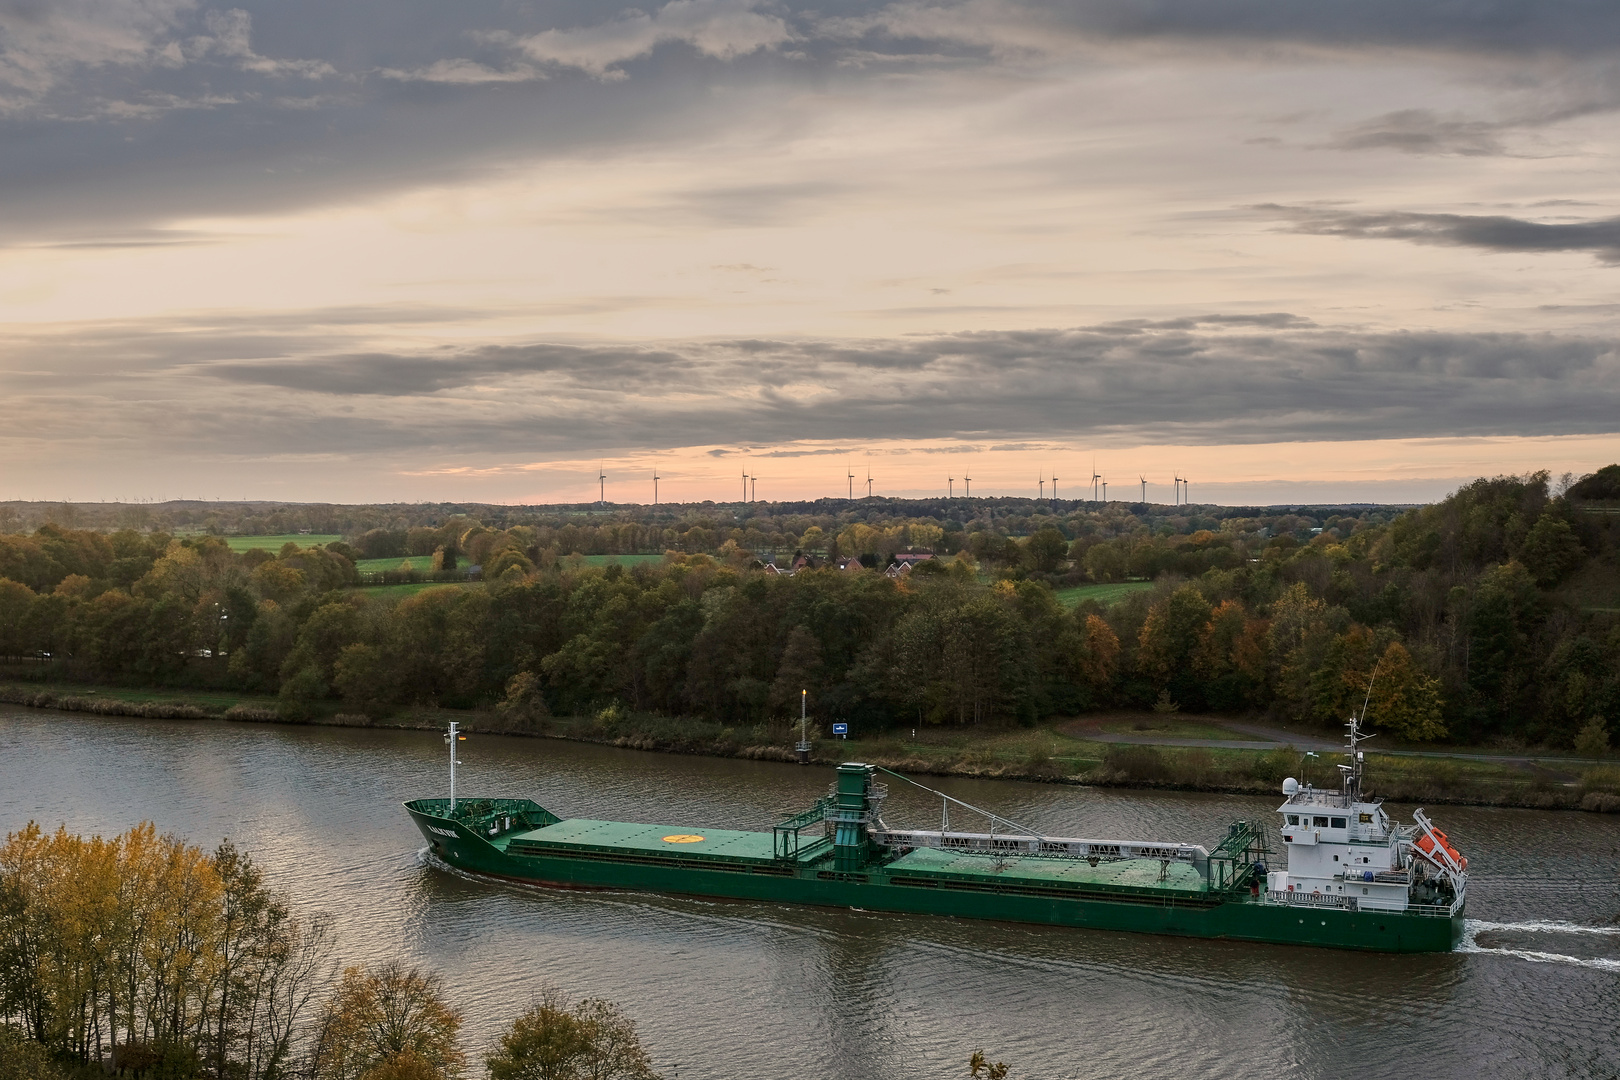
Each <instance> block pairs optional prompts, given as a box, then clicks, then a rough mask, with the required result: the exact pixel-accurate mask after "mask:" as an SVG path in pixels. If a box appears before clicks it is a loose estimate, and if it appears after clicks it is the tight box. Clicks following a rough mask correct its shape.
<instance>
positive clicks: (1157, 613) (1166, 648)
mask: <svg viewBox="0 0 1620 1080" xmlns="http://www.w3.org/2000/svg"><path fill="white" fill-rule="evenodd" d="M1209 616H1210V607H1209V602H1208V601H1207V600H1205V599H1204V596H1203V594H1202V593H1200V592H1199V591H1198V589H1197V588H1196V587H1195V586H1192V585H1183V586H1181V587H1180V588H1179V589H1177V590H1176V591H1175V592H1173V593H1171V594H1170V595H1169V596H1167V597H1165V598H1164V599H1162V600H1160V601H1159V602H1158V603H1156V604H1154V605H1153V606H1152V607H1151V608H1150V609H1149V610H1148V616H1147V619H1146V621H1144V622H1143V623H1142V630H1141V633H1140V634H1139V635H1138V640H1137V648H1136V666H1137V670H1138V671H1140V672H1141V673H1142V674H1144V675H1146V676H1147V677H1148V678H1149V679H1151V680H1153V683H1154V685H1155V686H1156V687H1157V688H1159V689H1167V690H1169V691H1170V695H1171V697H1173V698H1175V700H1176V701H1178V702H1180V703H1181V704H1183V705H1191V704H1199V703H1202V702H1203V697H1204V695H1203V690H1202V687H1201V686H1200V685H1199V682H1198V680H1197V678H1196V676H1195V674H1194V672H1193V657H1194V655H1195V654H1196V653H1197V651H1198V645H1199V641H1200V639H1201V638H1202V637H1203V635H1204V632H1205V627H1207V626H1208V625H1209Z"/></svg>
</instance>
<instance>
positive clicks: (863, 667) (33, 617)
mask: <svg viewBox="0 0 1620 1080" xmlns="http://www.w3.org/2000/svg"><path fill="white" fill-rule="evenodd" d="M1560 487H1561V488H1562V493H1558V492H1556V491H1555V490H1554V489H1553V486H1552V485H1551V484H1550V483H1549V477H1548V476H1547V475H1546V474H1545V473H1537V474H1532V475H1528V476H1523V477H1496V478H1491V479H1481V480H1478V481H1475V482H1474V483H1472V484H1470V485H1468V486H1466V487H1464V488H1462V489H1461V490H1459V491H1457V492H1456V493H1454V494H1453V495H1451V496H1450V497H1449V498H1447V499H1445V500H1444V501H1442V502H1440V503H1437V504H1435V505H1432V506H1425V507H1421V508H1416V509H1412V510H1407V511H1398V510H1391V509H1389V508H1367V507H1359V508H1357V507H1345V508H1331V509H1329V508H1321V509H1318V510H1315V511H1312V510H1309V509H1293V510H1264V511H1260V510H1253V509H1247V510H1233V509H1222V508H1215V507H1175V508H1170V507H1163V506H1157V507H1155V506H1148V505H1145V504H1129V503H1107V504H1093V503H1064V504H1055V503H1051V504H1049V503H1045V502H1038V501H1035V500H973V501H972V502H968V501H966V500H955V501H947V500H934V501H932V502H917V503H896V502H892V501H885V500H857V501H856V502H855V503H853V504H842V503H840V504H839V505H837V506H834V505H831V504H830V503H827V502H824V503H821V504H802V505H797V506H784V505H780V504H739V505H738V506H736V507H731V508H728V507H713V506H700V507H673V508H671V507H665V508H647V507H641V508H632V509H625V508H607V509H604V510H601V511H599V512H595V513H591V514H582V513H579V512H574V511H568V510H558V509H555V508H553V509H550V510H543V511H541V510H537V511H534V512H532V513H529V514H528V515H527V516H524V515H523V514H520V513H518V512H517V511H515V510H512V509H510V508H508V509H504V510H501V511H499V512H497V513H493V514H491V515H490V516H489V519H485V518H482V517H477V516H473V515H470V514H463V513H450V514H447V515H443V516H436V515H434V514H433V513H431V512H429V511H428V510H425V509H424V508H413V509H411V510H409V511H406V510H400V512H399V513H397V514H395V515H393V516H392V517H390V516H389V514H388V512H387V508H359V509H357V508H337V509H333V508H327V510H328V511H330V512H331V513H332V514H334V515H337V516H340V517H344V518H345V520H346V521H347V525H348V528H347V530H346V531H345V532H344V533H343V534H342V535H343V536H344V538H343V539H342V540H332V541H328V542H325V543H319V544H316V543H310V544H308V545H307V546H306V545H304V544H301V543H299V542H298V541H297V540H294V541H292V542H288V543H285V544H283V545H281V546H280V547H279V548H278V549H277V550H275V551H269V550H248V551H245V552H240V551H235V550H233V549H232V544H231V543H230V542H229V541H228V539H227V538H226V537H224V536H221V535H217V534H214V533H209V532H206V531H205V532H197V531H192V532H190V533H184V534H182V533H171V532H167V531H164V530H163V529H161V528H158V527H156V524H157V523H154V522H152V521H148V522H146V523H145V524H140V523H129V522H126V523H125V527H121V528H116V529H112V528H73V527H69V526H68V525H67V524H64V523H61V522H47V523H44V524H38V525H37V526H36V527H34V528H32V529H31V530H29V531H17V532H11V533H0V657H3V658H10V670H11V671H12V672H13V673H14V674H27V673H28V672H30V671H32V672H34V673H36V675H37V673H38V672H39V671H40V670H41V669H48V670H49V671H50V672H52V673H53V675H52V677H56V678H70V677H71V678H75V679H89V680H100V681H107V682H115V683H149V684H156V685H170V686H186V685H196V686H226V687H232V688H236V689H240V690H252V691H259V692H263V693H273V694H276V695H277V696H278V699H279V702H280V710H281V712H282V715H283V716H285V717H286V718H289V719H298V718H308V717H311V716H313V715H316V714H317V713H320V712H322V711H323V710H324V711H331V710H334V709H337V710H343V711H347V712H356V713H360V712H363V713H366V714H368V715H372V716H384V715H387V714H389V713H390V712H392V711H395V710H398V709H400V708H404V707H408V706H413V705H420V704H434V705H439V706H444V707H452V708H456V707H476V706H484V707H499V708H500V709H502V711H503V712H505V713H506V714H507V715H508V716H509V717H511V718H513V719H514V722H517V723H528V724H534V725H540V724H543V723H544V720H545V717H547V716H549V715H562V714H567V715H580V714H586V713H591V714H594V713H596V712H598V711H601V710H604V709H629V710H635V711H640V712H647V713H656V714H662V715H667V716H672V717H685V716H689V717H701V718H705V719H712V720H719V721H723V722H726V723H756V724H757V723H762V722H767V721H769V720H772V719H773V718H779V717H784V716H787V715H789V714H793V715H796V714H797V708H798V699H799V693H800V691H801V690H807V691H808V698H809V703H810V707H811V708H812V709H813V710H814V712H815V715H816V716H817V717H818V718H820V719H821V720H823V721H831V720H855V721H859V722H860V723H862V724H863V725H865V726H866V727H868V728H871V727H888V726H894V725H900V724H905V725H916V724H937V725H966V724H1018V723H1032V722H1035V721H1037V720H1040V719H1042V718H1044V717H1047V716H1051V715H1068V714H1074V713H1080V712H1084V711H1087V710H1095V709H1102V708H1114V707H1147V706H1149V705H1151V704H1153V703H1154V702H1155V701H1158V700H1160V699H1161V695H1162V696H1163V697H1164V698H1166V699H1167V700H1169V701H1170V702H1173V703H1174V704H1175V705H1177V706H1179V707H1181V708H1185V709H1200V710H1214V711H1220V712H1229V713H1269V714H1270V715H1272V716H1274V717H1276V718H1280V719H1289V720H1310V721H1316V722H1321V723H1337V722H1338V721H1340V720H1342V719H1343V718H1344V716H1345V715H1347V714H1348V713H1349V712H1350V711H1351V710H1353V709H1359V707H1360V705H1361V702H1362V700H1363V698H1364V697H1365V695H1366V693H1367V688H1368V685H1369V681H1370V680H1372V675H1373V672H1374V671H1375V670H1376V671H1377V672H1378V677H1377V679H1376V680H1372V685H1373V690H1372V700H1371V705H1370V708H1369V719H1370V721H1371V723H1372V724H1373V725H1374V726H1375V727H1381V728H1383V729H1384V730H1387V731H1389V732H1391V733H1392V734H1394V735H1396V736H1398V737H1401V738H1404V739H1408V740H1425V739H1436V738H1441V737H1447V738H1451V739H1455V740H1459V741H1483V740H1488V739H1491V738H1496V737H1509V738H1513V739H1518V740H1522V741H1527V742H1533V743H1541V744H1548V745H1554V746H1560V745H1569V744H1571V743H1572V742H1573V740H1574V739H1575V737H1576V734H1577V733H1578V732H1579V731H1581V730H1582V729H1583V728H1586V727H1589V726H1590V725H1592V724H1593V723H1594V718H1595V720H1596V722H1597V723H1598V724H1600V725H1601V726H1602V727H1603V728H1605V729H1606V730H1607V731H1608V732H1610V733H1613V732H1614V731H1615V729H1616V727H1617V726H1620V570H1617V565H1616V538H1617V532H1620V515H1617V514H1615V513H1614V512H1613V510H1614V507H1613V506H1612V505H1609V500H1611V499H1612V498H1613V496H1614V492H1615V491H1620V466H1609V467H1607V468H1605V469H1603V470H1601V471H1600V472H1598V473H1596V474H1594V475H1593V476H1589V477H1586V478H1584V479H1582V480H1580V481H1579V482H1572V478H1571V479H1570V480H1566V482H1565V483H1564V484H1563V485H1560ZM361 509H364V510H366V512H365V513H361V512H360V510H361ZM317 510H319V508H312V509H307V510H306V511H304V513H305V514H306V520H307V519H308V518H309V517H311V516H315V515H316V512H317ZM59 516H61V515H59ZM14 517H15V515H14ZM243 520H245V519H240V518H239V519H236V520H235V521H234V522H233V524H234V525H237V526H240V525H241V524H242V522H243ZM274 524H278V525H280V526H281V527H283V528H285V527H287V526H288V525H289V521H287V520H280V521H278V522H275V523H274ZM314 524H319V522H315V523H314ZM327 524H328V525H331V524H333V523H332V522H328V523H327ZM215 527H216V528H218V527H221V526H220V522H219V521H217V520H216V522H215ZM427 555H432V556H433V558H434V562H433V567H434V571H435V572H441V573H443V574H446V575H448V574H449V573H450V571H451V568H456V570H455V573H456V574H459V575H461V577H462V578H466V577H467V576H468V575H472V576H474V577H475V578H476V580H458V582H457V583H455V584H447V585H441V586H438V587H422V588H420V589H419V590H418V591H414V592H410V590H409V589H407V590H406V591H407V592H410V594H409V595H400V593H399V592H398V591H396V590H389V589H371V588H367V587H363V586H362V584H361V583H362V581H364V580H366V578H365V576H364V575H362V573H361V571H360V569H359V567H362V566H368V565H375V563H372V564H368V563H367V560H394V559H407V560H408V559H410V558H411V557H413V556H414V557H424V556H427ZM601 555H643V556H647V555H651V556H656V557H654V558H650V559H643V560H641V561H636V562H633V563H616V562H610V563H608V564H607V565H600V563H601V561H602V560H600V559H597V560H595V561H594V562H593V561H592V560H590V559H589V558H587V557H588V556H601ZM924 555H927V556H931V557H930V558H926V559H923V558H922V556H924ZM897 556H908V557H906V558H899V559H898V561H897ZM389 565H393V564H392V563H390V564H389ZM1127 580H1133V581H1139V582H1143V583H1144V584H1143V585H1141V586H1140V587H1138V588H1137V590H1136V591H1134V592H1129V593H1127V594H1123V595H1119V594H1114V595H1112V596H1111V595H1109V594H1108V593H1107V591H1106V590H1102V589H1087V588H1085V587H1084V586H1088V585H1103V584H1107V583H1114V582H1123V581H1127ZM413 588H414V587H413ZM1110 601H1111V602H1110Z"/></svg>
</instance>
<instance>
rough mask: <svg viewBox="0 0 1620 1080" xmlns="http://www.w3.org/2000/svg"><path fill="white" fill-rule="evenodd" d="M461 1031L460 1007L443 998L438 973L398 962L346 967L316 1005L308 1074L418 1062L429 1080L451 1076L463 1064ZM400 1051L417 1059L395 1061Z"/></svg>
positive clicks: (322, 1079)
mask: <svg viewBox="0 0 1620 1080" xmlns="http://www.w3.org/2000/svg"><path fill="white" fill-rule="evenodd" d="M460 1035H461V1013H460V1012H458V1011H457V1010H455V1009H453V1008H451V1007H450V1005H449V1004H448V1003H447V1002H446V1001H445V1000H444V985H443V982H442V981H441V980H440V979H439V978H438V976H435V975H428V974H426V973H424V972H422V971H420V970H419V969H417V968H413V967H406V966H405V965H403V964H401V963H399V962H397V961H394V962H390V963H388V964H384V965H383V966H382V967H380V968H377V969H376V970H375V971H368V970H366V969H365V968H364V967H351V968H346V969H345V970H344V972H343V978H342V980H341V981H340V982H339V984H338V986H337V987H336V989H334V990H333V992H332V994H331V996H330V997H328V998H327V1000H326V1001H325V1003H324V1004H323V1005H322V1007H321V1013H320V1017H319V1019H318V1021H317V1024H316V1035H315V1049H314V1070H313V1075H314V1078H315V1080H366V1078H368V1077H370V1076H371V1074H372V1071H373V1070H378V1069H385V1068H392V1069H393V1070H394V1071H395V1072H396V1073H398V1072H400V1071H403V1070H406V1069H410V1070H413V1071H421V1070H422V1069H424V1068H425V1069H426V1070H428V1071H426V1072H425V1073H423V1075H424V1076H430V1077H432V1078H433V1080H456V1078H457V1077H459V1076H461V1074H462V1069H463V1066H464V1065H465V1064H466V1056H465V1055H464V1054H463V1053H462V1051H461V1047H460V1045H459V1038H460ZM405 1055H410V1056H411V1057H412V1058H415V1059H416V1061H409V1062H401V1061H400V1060H399V1059H400V1058H402V1057H403V1056H405ZM418 1062H420V1063H421V1064H420V1065H419V1064H418Z"/></svg>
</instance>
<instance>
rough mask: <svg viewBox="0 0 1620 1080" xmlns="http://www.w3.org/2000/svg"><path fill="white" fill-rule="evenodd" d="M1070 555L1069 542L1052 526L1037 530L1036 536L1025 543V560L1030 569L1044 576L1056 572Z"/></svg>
mask: <svg viewBox="0 0 1620 1080" xmlns="http://www.w3.org/2000/svg"><path fill="white" fill-rule="evenodd" d="M1068 553H1069V542H1068V541H1067V540H1065V539H1064V538H1063V534H1062V533H1061V532H1059V531H1058V530H1056V529H1054V528H1053V527H1052V526H1050V525H1047V526H1045V527H1043V528H1040V529H1037V530H1035V533H1034V535H1032V536H1031V537H1030V538H1029V539H1028V540H1027V541H1025V542H1024V558H1025V559H1026V560H1027V561H1028V563H1029V568H1030V569H1031V570H1035V571H1038V572H1040V573H1043V574H1050V573H1051V572H1052V571H1053V570H1056V569H1057V568H1058V564H1059V563H1061V562H1062V561H1063V559H1064V557H1065V556H1066V555H1068Z"/></svg>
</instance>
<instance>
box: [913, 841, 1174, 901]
mask: <svg viewBox="0 0 1620 1080" xmlns="http://www.w3.org/2000/svg"><path fill="white" fill-rule="evenodd" d="M884 869H885V870H886V871H888V872H889V874H891V875H906V876H910V877H938V878H941V879H946V880H958V881H976V882H1009V883H1010V882H1013V881H1020V882H1028V883H1032V884H1037V885H1074V886H1090V887H1098V886H1100V887H1104V888H1112V889H1129V890H1152V891H1155V892H1171V893H1202V892H1204V891H1205V885H1204V879H1203V877H1202V876H1201V875H1200V874H1199V873H1198V870H1197V868H1196V867H1194V866H1191V865H1189V864H1187V863H1182V862H1172V863H1170V864H1169V865H1167V866H1166V865H1161V863H1160V862H1159V860H1158V859H1118V860H1115V861H1111V862H1100V863H1098V864H1097V865H1096V866H1092V865H1091V864H1090V863H1089V862H1087V861H1086V860H1085V859H1073V858H1060V857H1054V856H1050V855H999V854H995V853H991V852H966V851H937V850H935V849H933V848H919V849H917V850H916V851H912V852H909V853H908V854H905V855H902V856H901V857H900V858H898V859H896V860H894V861H893V862H891V863H889V864H888V865H886V866H885V867H884ZM1161 874H1162V875H1163V880H1160V875H1161Z"/></svg>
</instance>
